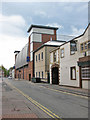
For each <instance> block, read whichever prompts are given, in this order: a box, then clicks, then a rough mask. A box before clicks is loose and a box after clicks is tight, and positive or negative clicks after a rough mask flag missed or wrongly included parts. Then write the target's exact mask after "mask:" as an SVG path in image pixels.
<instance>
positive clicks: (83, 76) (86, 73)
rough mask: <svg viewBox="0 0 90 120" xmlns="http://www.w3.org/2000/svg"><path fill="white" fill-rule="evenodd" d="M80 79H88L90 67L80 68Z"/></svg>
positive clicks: (89, 78) (89, 77)
mask: <svg viewBox="0 0 90 120" xmlns="http://www.w3.org/2000/svg"><path fill="white" fill-rule="evenodd" d="M81 79H84V80H90V67H82V68H81Z"/></svg>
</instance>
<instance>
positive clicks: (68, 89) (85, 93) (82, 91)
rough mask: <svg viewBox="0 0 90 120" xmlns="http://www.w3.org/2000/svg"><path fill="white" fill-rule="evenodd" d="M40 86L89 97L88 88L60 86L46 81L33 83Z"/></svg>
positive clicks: (89, 91)
mask: <svg viewBox="0 0 90 120" xmlns="http://www.w3.org/2000/svg"><path fill="white" fill-rule="evenodd" d="M35 84H37V85H40V86H44V87H46V88H49V89H54V90H58V91H63V92H68V93H72V94H76V95H82V96H87V97H90V90H87V89H82V88H76V87H67V86H60V85H54V84H53V85H52V84H48V83H35Z"/></svg>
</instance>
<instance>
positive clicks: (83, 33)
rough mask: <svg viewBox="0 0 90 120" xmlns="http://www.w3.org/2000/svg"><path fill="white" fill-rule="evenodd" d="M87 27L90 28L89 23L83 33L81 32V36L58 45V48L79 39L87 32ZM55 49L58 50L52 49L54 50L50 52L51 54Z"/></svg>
mask: <svg viewBox="0 0 90 120" xmlns="http://www.w3.org/2000/svg"><path fill="white" fill-rule="evenodd" d="M89 26H90V23H89V24H88V26H87V27H86V29H85V31H84V32H83V34H81V35H79V36H77V37H75V38H73V39H71V40H69V41H67V42H64V43H63V44H61V45H60V47H61V46H63V45H64V44H67V43H69V42H71V41H73V40H75V39H77V38H79V37H82V36H83V35H84V34H85V33H86V31H87V29H88V28H89ZM56 49H58V48H54V49H53V50H51V51H50V52H53V51H54V50H56Z"/></svg>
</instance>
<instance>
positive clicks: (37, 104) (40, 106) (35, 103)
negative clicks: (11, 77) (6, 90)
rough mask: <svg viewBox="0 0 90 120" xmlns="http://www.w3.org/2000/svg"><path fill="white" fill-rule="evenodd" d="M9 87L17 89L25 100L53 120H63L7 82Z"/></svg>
mask: <svg viewBox="0 0 90 120" xmlns="http://www.w3.org/2000/svg"><path fill="white" fill-rule="evenodd" d="M6 83H7V84H8V85H9V86H11V87H12V88H14V89H16V90H17V91H18V92H19V93H21V94H22V95H23V96H24V97H25V98H27V99H28V100H29V101H30V102H32V103H33V104H34V105H36V106H37V107H38V108H40V109H41V110H42V111H44V112H45V113H46V114H48V115H49V116H50V117H51V118H55V119H56V118H58V119H60V120H63V119H62V118H60V117H59V116H58V115H56V114H55V113H53V112H51V111H50V110H49V109H48V108H46V107H44V106H43V105H41V104H40V103H38V102H37V101H35V100H33V99H32V98H31V97H29V96H28V95H26V94H25V93H23V92H22V91H21V90H19V89H18V88H16V87H15V86H14V85H12V84H10V83H9V82H6Z"/></svg>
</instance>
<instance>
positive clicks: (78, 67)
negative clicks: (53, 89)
mask: <svg viewBox="0 0 90 120" xmlns="http://www.w3.org/2000/svg"><path fill="white" fill-rule="evenodd" d="M58 51H59V54H60V55H58V56H59V61H60V62H58V64H60V65H59V67H60V69H58V66H57V64H56V63H54V64H53V66H55V67H56V68H57V69H58V73H59V74H58V76H59V85H64V86H72V87H80V88H85V89H89V84H90V24H89V25H88V27H87V28H86V30H85V32H84V33H83V34H82V35H80V36H78V37H76V38H74V39H72V40H71V41H69V42H66V43H65V44H63V45H61V46H60V48H59V49H58ZM53 55H54V53H53V52H51V61H52V59H53ZM52 71H53V68H52V64H50V73H51V74H52ZM52 77H53V78H52ZM53 79H57V76H56V78H54V76H52V75H50V83H51V84H53V82H52V81H53Z"/></svg>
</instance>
